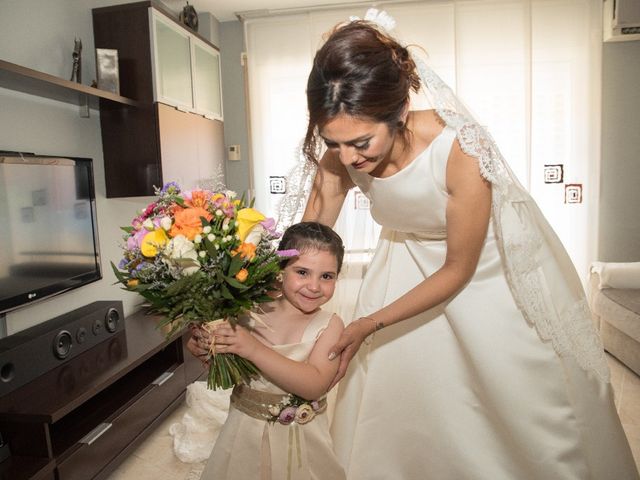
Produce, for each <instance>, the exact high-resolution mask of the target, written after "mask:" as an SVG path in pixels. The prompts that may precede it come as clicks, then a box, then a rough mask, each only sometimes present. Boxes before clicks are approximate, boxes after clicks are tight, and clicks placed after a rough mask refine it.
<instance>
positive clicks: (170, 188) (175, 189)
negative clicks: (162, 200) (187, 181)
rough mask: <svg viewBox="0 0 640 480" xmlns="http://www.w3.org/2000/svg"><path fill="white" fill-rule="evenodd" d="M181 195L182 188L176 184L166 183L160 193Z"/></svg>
mask: <svg viewBox="0 0 640 480" xmlns="http://www.w3.org/2000/svg"><path fill="white" fill-rule="evenodd" d="M167 192H169V193H180V186H179V185H178V184H177V183H176V182H169V183H165V184H164V187H162V190H160V193H167Z"/></svg>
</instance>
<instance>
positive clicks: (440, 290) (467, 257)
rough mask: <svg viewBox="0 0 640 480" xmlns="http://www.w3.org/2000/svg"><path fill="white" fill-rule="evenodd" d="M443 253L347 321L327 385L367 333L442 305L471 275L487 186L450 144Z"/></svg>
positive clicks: (487, 210)
mask: <svg viewBox="0 0 640 480" xmlns="http://www.w3.org/2000/svg"><path fill="white" fill-rule="evenodd" d="M447 189H448V192H449V200H448V202H447V211H446V221H447V254H446V257H445V261H444V264H443V265H442V267H440V269H439V270H437V271H436V272H435V273H433V274H432V275H431V276H429V277H428V278H426V279H425V280H423V281H422V282H421V283H419V284H418V285H416V286H415V287H414V288H413V289H411V290H409V291H408V292H407V293H405V294H404V295H403V296H401V297H400V298H398V299H397V300H395V301H394V302H392V303H390V304H389V305H387V306H385V307H383V308H381V309H380V310H378V311H377V312H374V313H371V315H369V316H367V317H363V318H359V319H358V320H356V321H354V322H352V323H351V324H350V325H349V326H347V328H345V330H344V332H343V333H342V336H341V337H340V340H339V341H338V343H336V345H335V346H334V347H333V348H331V353H330V356H331V358H332V359H333V358H335V357H336V356H337V355H340V367H339V369H338V373H337V375H336V378H335V379H334V382H333V383H332V385H331V386H333V385H334V384H335V383H337V382H338V380H340V378H342V377H343V376H344V373H345V372H346V370H347V365H348V364H349V361H350V360H351V358H352V357H353V356H354V355H355V353H356V352H357V351H358V348H360V344H361V343H362V341H363V340H364V338H366V337H367V336H368V335H369V334H371V333H372V332H374V331H375V330H376V329H378V328H382V327H386V326H388V325H392V324H394V323H396V322H399V321H401V320H405V319H407V318H409V317H412V316H414V315H417V314H419V313H421V312H424V311H425V310H428V309H430V308H432V307H435V306H436V305H438V304H440V303H442V302H444V301H445V300H447V299H449V298H450V297H452V296H453V295H454V294H455V293H456V292H458V291H459V290H460V289H461V288H462V287H463V286H464V285H465V284H466V283H467V282H468V281H469V280H470V279H471V277H472V276H473V274H474V272H475V270H476V266H477V265H478V260H479V258H480V253H481V251H482V247H483V245H484V241H485V238H486V235H487V228H488V226H489V218H490V216H491V185H490V184H489V183H488V182H487V181H486V180H484V179H483V178H482V176H481V175H480V167H479V164H478V160H477V159H476V158H474V157H470V156H468V155H466V154H465V153H464V152H463V151H462V149H461V148H460V144H459V143H458V141H457V140H456V141H455V142H454V144H453V147H452V149H451V153H450V155H449V159H448V163H447Z"/></svg>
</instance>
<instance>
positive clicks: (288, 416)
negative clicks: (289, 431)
mask: <svg viewBox="0 0 640 480" xmlns="http://www.w3.org/2000/svg"><path fill="white" fill-rule="evenodd" d="M294 418H296V407H286V408H283V409H282V411H281V412H280V416H279V417H278V422H280V423H281V424H282V425H289V424H290V423H291V422H293V419H294Z"/></svg>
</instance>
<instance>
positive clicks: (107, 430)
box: [0, 313, 204, 480]
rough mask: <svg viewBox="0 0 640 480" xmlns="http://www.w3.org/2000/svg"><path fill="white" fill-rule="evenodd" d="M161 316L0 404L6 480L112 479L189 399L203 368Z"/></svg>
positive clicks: (144, 319)
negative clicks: (169, 334)
mask: <svg viewBox="0 0 640 480" xmlns="http://www.w3.org/2000/svg"><path fill="white" fill-rule="evenodd" d="M156 321H157V318H154V317H150V316H147V315H144V314H143V313H140V314H136V315H133V316H131V317H129V318H127V319H126V328H125V330H124V331H122V332H120V333H118V334H116V335H114V336H113V337H111V338H109V339H108V340H105V341H104V342H102V343H100V344H98V345H96V346H95V347H93V348H92V349H90V350H87V351H86V352H84V353H82V354H81V355H79V356H77V357H75V358H73V359H70V360H69V361H67V362H66V363H63V364H62V365H60V366H59V367H57V368H55V369H53V370H51V371H49V372H48V373H46V374H44V375H42V376H41V377H38V378H36V379H35V380H33V381H32V382H30V383H28V384H26V385H24V386H22V387H20V388H18V389H17V390H15V391H13V392H11V393H9V394H7V395H5V396H3V397H1V398H0V431H1V432H2V434H3V437H4V439H5V440H7V441H8V442H9V445H10V448H11V457H10V458H9V459H7V460H5V461H4V462H2V463H0V478H2V479H11V480H22V479H30V480H35V479H51V480H53V479H54V478H55V479H57V480H87V479H94V478H95V479H100V478H106V477H107V476H108V475H109V473H111V472H112V471H113V469H115V467H116V466H117V465H118V464H119V463H120V462H121V461H122V460H124V459H125V458H126V457H127V455H128V454H129V453H130V452H131V451H132V450H133V449H134V448H135V447H137V446H138V445H139V444H140V443H141V442H142V440H144V438H146V436H147V435H148V434H149V433H150V432H151V431H153V429H154V428H155V427H156V426H157V424H158V423H159V422H161V421H162V420H163V419H164V418H165V417H166V416H167V415H168V414H169V413H170V412H171V411H172V410H173V409H174V408H175V407H176V406H178V405H179V404H180V403H181V402H182V401H183V399H184V393H185V389H186V386H187V385H188V384H190V383H191V382H193V381H194V380H196V379H197V378H198V377H200V376H201V375H202V374H203V373H204V370H203V368H202V364H201V363H200V361H199V360H198V359H196V358H195V357H193V356H192V355H191V354H190V353H189V352H188V351H186V350H185V346H186V341H187V339H188V338H189V336H190V334H189V333H185V334H183V335H176V336H175V337H173V338H172V339H169V340H166V339H165V338H164V334H163V333H162V332H160V331H159V330H158V329H157V328H156Z"/></svg>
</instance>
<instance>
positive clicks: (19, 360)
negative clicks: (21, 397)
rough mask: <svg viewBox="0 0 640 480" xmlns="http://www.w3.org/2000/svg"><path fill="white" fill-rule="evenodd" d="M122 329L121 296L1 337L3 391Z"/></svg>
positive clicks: (1, 385)
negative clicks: (118, 298) (119, 298)
mask: <svg viewBox="0 0 640 480" xmlns="http://www.w3.org/2000/svg"><path fill="white" fill-rule="evenodd" d="M120 332H122V333H123V334H124V313H123V308H122V302H121V301H119V300H110V301H99V302H93V303H90V304H89V305H85V306H84V307H81V308H78V309H76V310H73V311H71V312H69V313H65V314H64V315H60V316H59V317H55V318H53V319H51V320H48V321H45V322H43V323H41V324H39V325H36V326H35V327H31V328H28V329H26V330H23V331H21V332H17V333H15V334H13V335H10V336H8V337H5V338H2V339H0V395H5V394H7V393H9V392H11V391H13V390H15V389H16V388H18V387H21V386H22V385H24V384H26V383H29V382H30V381H32V380H34V379H36V378H37V377H39V376H41V375H44V374H45V373H47V372H48V371H49V370H52V369H54V368H56V367H58V366H59V365H61V364H62V363H64V362H66V361H68V360H70V359H72V358H75V357H77V356H78V355H80V354H81V353H83V352H85V351H87V350H89V349H91V348H93V347H95V346H96V345H98V344H99V343H101V342H103V341H105V340H107V339H109V338H111V337H113V336H114V335H116V334H119V333H120Z"/></svg>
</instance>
